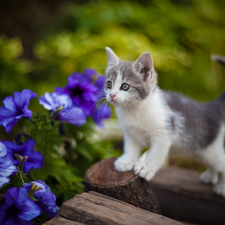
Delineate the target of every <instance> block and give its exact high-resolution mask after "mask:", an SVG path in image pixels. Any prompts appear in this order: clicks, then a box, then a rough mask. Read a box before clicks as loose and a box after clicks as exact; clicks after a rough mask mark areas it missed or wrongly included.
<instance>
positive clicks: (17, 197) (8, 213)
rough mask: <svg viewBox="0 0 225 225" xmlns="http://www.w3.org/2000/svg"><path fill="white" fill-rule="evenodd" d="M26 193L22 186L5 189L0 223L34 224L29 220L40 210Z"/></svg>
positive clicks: (10, 224)
mask: <svg viewBox="0 0 225 225" xmlns="http://www.w3.org/2000/svg"><path fill="white" fill-rule="evenodd" d="M27 194H28V193H27V190H26V188H24V187H19V188H17V187H13V188H10V189H9V190H7V191H6V193H5V203H4V204H3V205H2V206H1V208H0V224H7V225H17V224H18V225H34V223H32V222H30V221H31V220H32V219H34V218H35V217H37V216H39V215H42V211H41V208H40V206H39V205H37V204H36V203H35V201H34V200H32V199H30V198H28V197H27Z"/></svg>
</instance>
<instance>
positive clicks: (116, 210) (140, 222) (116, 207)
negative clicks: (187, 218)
mask: <svg viewBox="0 0 225 225" xmlns="http://www.w3.org/2000/svg"><path fill="white" fill-rule="evenodd" d="M58 214H59V216H57V217H56V218H54V219H53V220H50V221H49V222H47V223H45V224H46V225H51V224H54V225H58V224H66V225H69V224H71V225H78V224H79V223H81V224H87V225H118V224H120V225H123V224H124V225H182V224H183V223H180V222H178V221H175V220H172V219H170V218H167V217H165V216H162V215H159V214H155V213H152V212H149V211H147V210H143V209H140V208H137V207H135V206H133V205H130V204H128V203H125V202H122V201H120V200H117V199H114V198H111V197H108V196H106V195H102V194H99V193H96V192H89V193H82V194H79V195H76V196H75V197H74V198H72V199H71V200H69V201H66V202H64V203H63V205H62V207H61V208H60V209H59V212H58ZM73 221H74V222H73ZM75 221H76V222H79V223H75Z"/></svg>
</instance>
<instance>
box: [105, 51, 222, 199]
mask: <svg viewBox="0 0 225 225" xmlns="http://www.w3.org/2000/svg"><path fill="white" fill-rule="evenodd" d="M106 52H107V58H108V67H107V69H106V82H105V92H106V99H107V101H108V102H109V103H110V104H112V105H114V106H115V107H116V112H117V116H118V119H119V122H120V125H121V128H122V130H123V132H124V138H125V140H124V153H123V155H122V156H121V157H119V158H118V159H117V160H116V161H115V163H114V165H115V168H116V170H118V171H129V170H132V169H134V171H135V174H138V175H139V176H140V177H143V178H145V179H146V180H150V179H151V178H152V177H153V176H154V175H155V173H156V172H157V171H158V169H159V168H160V167H161V165H162V164H163V162H164V160H165V159H166V157H167V155H168V152H169V150H172V151H175V152H177V151H181V152H183V153H185V154H186V155H189V156H191V157H193V158H194V159H197V160H200V161H202V162H203V163H204V164H205V165H206V166H207V167H208V169H207V171H206V172H204V173H203V174H202V175H201V176H200V181H201V182H203V183H206V184H215V187H214V192H215V193H216V194H218V195H222V196H225V153H224V146H223V143H224V142H223V139H224V133H225V126H224V123H223V112H224V111H225V93H224V94H223V95H221V96H220V97H219V98H217V99H216V100H214V101H212V102H207V103H202V102H197V101H194V100H191V99H189V98H186V97H184V96H182V95H179V94H177V93H173V92H166V91H162V90H160V89H159V88H158V86H157V74H156V72H155V70H154V66H153V60H152V57H151V55H150V54H149V53H148V52H145V53H143V54H142V55H141V56H140V57H139V58H138V59H137V60H136V61H135V62H122V61H121V60H120V59H119V58H118V57H117V56H116V54H115V53H114V52H113V51H112V50H111V49H110V48H108V47H106ZM143 147H150V148H149V150H148V152H147V155H146V158H145V160H144V161H139V156H140V153H141V150H142V148H143Z"/></svg>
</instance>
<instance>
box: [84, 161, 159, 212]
mask: <svg viewBox="0 0 225 225" xmlns="http://www.w3.org/2000/svg"><path fill="white" fill-rule="evenodd" d="M115 160H116V158H115V157H114V158H109V159H104V160H101V161H100V162H98V163H96V164H94V165H93V166H92V167H91V168H90V169H88V170H87V172H86V174H85V178H84V180H85V187H86V191H96V192H99V193H102V194H105V195H108V196H111V197H113V198H116V199H119V200H122V201H124V202H127V203H129V204H132V205H134V206H136V207H139V208H142V209H146V210H149V211H151V212H155V213H160V207H159V204H158V202H157V199H156V196H155V194H154V192H153V191H152V190H151V188H150V186H149V183H148V182H147V181H145V180H144V179H142V178H140V177H138V176H137V175H135V174H134V172H133V171H128V172H118V171H116V170H115V168H114V161H115Z"/></svg>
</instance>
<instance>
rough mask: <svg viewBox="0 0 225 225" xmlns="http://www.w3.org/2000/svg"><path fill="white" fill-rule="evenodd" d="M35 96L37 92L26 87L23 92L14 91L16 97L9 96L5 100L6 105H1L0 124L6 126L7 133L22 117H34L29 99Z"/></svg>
mask: <svg viewBox="0 0 225 225" xmlns="http://www.w3.org/2000/svg"><path fill="white" fill-rule="evenodd" d="M35 97H37V94H36V93H34V92H32V91H30V90H28V89H24V90H23V91H22V92H14V98H13V97H12V96H8V97H6V98H5V99H4V100H3V103H4V106H2V107H0V125H3V126H4V127H5V129H6V132H7V133H9V132H10V130H11V129H12V128H13V126H14V125H15V124H16V123H17V121H18V120H19V119H21V118H22V117H30V118H31V117H32V112H31V111H30V110H29V109H28V106H29V101H30V100H31V99H32V98H35Z"/></svg>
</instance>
